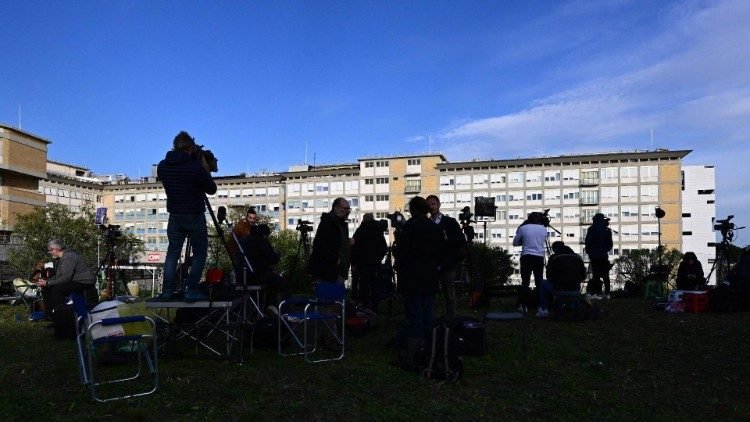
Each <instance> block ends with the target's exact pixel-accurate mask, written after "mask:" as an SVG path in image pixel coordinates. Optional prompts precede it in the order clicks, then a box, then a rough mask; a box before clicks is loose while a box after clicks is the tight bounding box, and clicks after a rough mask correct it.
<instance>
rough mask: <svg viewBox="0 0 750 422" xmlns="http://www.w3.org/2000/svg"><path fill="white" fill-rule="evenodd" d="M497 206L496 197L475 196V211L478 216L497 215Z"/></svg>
mask: <svg viewBox="0 0 750 422" xmlns="http://www.w3.org/2000/svg"><path fill="white" fill-rule="evenodd" d="M496 212H497V207H496V206H495V197H491V198H486V197H484V196H478V197H476V198H474V213H475V214H476V216H477V217H492V218H494V217H495V213H496Z"/></svg>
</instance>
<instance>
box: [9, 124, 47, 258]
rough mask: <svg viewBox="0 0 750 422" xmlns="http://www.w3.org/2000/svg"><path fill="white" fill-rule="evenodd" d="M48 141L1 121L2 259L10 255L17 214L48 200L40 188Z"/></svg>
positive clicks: (28, 210) (41, 204)
mask: <svg viewBox="0 0 750 422" xmlns="http://www.w3.org/2000/svg"><path fill="white" fill-rule="evenodd" d="M48 145H49V141H48V140H46V139H44V138H40V137H38V136H35V135H33V134H31V133H28V132H24V131H22V130H20V129H15V128H12V127H10V126H6V125H1V124H0V262H6V261H7V259H8V250H9V248H10V247H12V246H11V242H12V239H11V236H10V235H11V234H12V232H13V229H14V227H15V224H16V218H17V216H19V215H21V214H25V213H28V212H30V211H31V210H33V209H34V207H38V206H44V205H45V204H46V202H45V200H44V195H42V194H40V193H39V192H38V186H39V181H40V180H42V179H44V178H46V177H47V172H46V166H47V146H48Z"/></svg>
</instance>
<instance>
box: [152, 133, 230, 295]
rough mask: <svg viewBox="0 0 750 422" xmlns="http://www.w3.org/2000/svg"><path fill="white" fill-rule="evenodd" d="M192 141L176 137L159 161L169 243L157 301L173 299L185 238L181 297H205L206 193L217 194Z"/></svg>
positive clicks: (180, 136) (205, 166)
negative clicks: (186, 263) (188, 258)
mask: <svg viewBox="0 0 750 422" xmlns="http://www.w3.org/2000/svg"><path fill="white" fill-rule="evenodd" d="M198 152H199V149H198V147H197V146H196V145H195V140H194V139H193V138H192V137H191V136H190V135H189V134H188V133H187V132H184V131H183V132H180V133H178V134H177V136H175V138H174V142H173V149H172V150H171V151H168V152H167V155H166V157H165V158H164V159H163V160H161V162H159V165H158V167H157V176H158V178H159V180H161V183H162V185H163V186H164V191H165V192H166V194H167V211H168V212H169V222H168V223H167V238H168V239H169V246H168V248H167V256H166V258H165V260H164V286H163V288H162V292H161V294H160V295H159V296H157V298H156V301H170V300H172V295H173V290H174V288H175V282H176V278H177V261H178V260H179V258H180V254H181V253H182V245H183V243H184V242H185V238H189V239H190V244H191V246H192V249H193V258H192V262H191V265H190V273H189V275H188V279H187V285H186V289H185V294H184V296H183V300H184V301H185V302H196V301H199V300H207V299H208V298H207V297H206V295H205V294H203V293H202V292H201V291H200V290H198V283H199V282H200V278H201V275H202V274H203V267H204V265H205V264H206V256H207V254H208V230H207V229H206V216H205V213H206V202H205V201H206V194H209V195H213V194H214V193H216V183H214V181H213V179H212V178H211V174H210V173H209V168H210V167H209V165H208V163H207V162H206V159H205V157H203V155H202V154H196V153H198Z"/></svg>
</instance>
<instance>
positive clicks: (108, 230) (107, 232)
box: [99, 224, 122, 241]
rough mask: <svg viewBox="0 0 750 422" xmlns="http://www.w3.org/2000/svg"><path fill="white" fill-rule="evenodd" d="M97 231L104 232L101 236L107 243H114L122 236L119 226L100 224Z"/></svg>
mask: <svg viewBox="0 0 750 422" xmlns="http://www.w3.org/2000/svg"><path fill="white" fill-rule="evenodd" d="M99 229H101V230H102V231H103V232H104V233H102V236H104V237H105V238H106V239H107V241H114V240H115V239H117V238H119V237H120V236H122V230H120V226H119V225H116V224H100V225H99Z"/></svg>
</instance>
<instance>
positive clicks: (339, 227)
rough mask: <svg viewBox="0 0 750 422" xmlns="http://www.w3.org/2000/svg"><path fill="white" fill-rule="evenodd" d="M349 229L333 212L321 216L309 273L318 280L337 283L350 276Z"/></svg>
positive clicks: (311, 254)
mask: <svg viewBox="0 0 750 422" xmlns="http://www.w3.org/2000/svg"><path fill="white" fill-rule="evenodd" d="M348 245H349V227H348V226H347V225H346V221H344V220H342V219H340V218H338V217H336V215H335V214H333V212H327V213H324V214H323V215H321V216H320V223H319V224H318V229H317V230H316V231H315V239H313V245H312V253H310V261H309V262H310V263H309V264H308V271H309V272H310V274H311V275H312V276H313V277H315V278H316V279H318V280H322V281H336V280H337V279H338V278H339V277H341V278H343V279H346V278H348V276H349V255H348V251H345V250H343V249H345V248H348Z"/></svg>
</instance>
